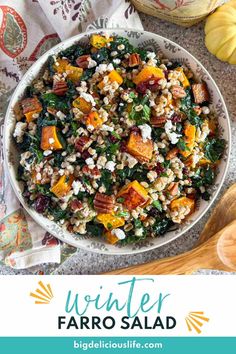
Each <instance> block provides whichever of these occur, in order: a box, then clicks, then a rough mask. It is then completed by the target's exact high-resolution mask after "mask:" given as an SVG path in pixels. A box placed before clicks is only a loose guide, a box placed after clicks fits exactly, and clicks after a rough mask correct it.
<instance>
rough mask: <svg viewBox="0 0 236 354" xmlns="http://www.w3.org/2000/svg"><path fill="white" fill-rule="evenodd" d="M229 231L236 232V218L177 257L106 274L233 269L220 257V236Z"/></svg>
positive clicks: (155, 273)
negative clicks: (218, 245)
mask: <svg viewBox="0 0 236 354" xmlns="http://www.w3.org/2000/svg"><path fill="white" fill-rule="evenodd" d="M229 233H230V234H231V235H232V234H235V233H236V220H235V221H233V222H232V223H231V224H229V225H227V226H226V227H225V228H224V229H222V230H220V231H219V232H218V233H217V234H216V235H214V236H213V237H212V238H211V239H209V240H208V241H207V242H205V243H204V244H202V245H200V246H198V247H196V248H194V249H193V250H191V251H189V252H186V253H184V254H180V255H178V256H175V257H169V258H165V259H162V260H155V261H153V262H150V263H144V264H139V265H136V266H132V267H128V268H123V269H117V270H114V271H111V272H109V273H106V274H114V275H115V274H117V275H118V274H124V275H132V274H137V275H147V274H153V275H158V274H191V273H193V272H194V271H196V270H198V269H201V268H204V269H219V270H224V271H232V268H229V267H228V266H227V265H225V264H224V263H223V261H222V259H220V258H219V256H218V251H219V249H218V248H219V247H217V244H218V241H219V238H220V237H221V236H223V235H225V234H229Z"/></svg>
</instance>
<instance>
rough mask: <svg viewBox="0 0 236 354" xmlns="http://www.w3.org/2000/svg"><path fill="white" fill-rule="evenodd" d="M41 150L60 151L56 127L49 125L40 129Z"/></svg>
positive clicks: (60, 146)
mask: <svg viewBox="0 0 236 354" xmlns="http://www.w3.org/2000/svg"><path fill="white" fill-rule="evenodd" d="M40 147H41V149H42V150H60V149H62V145H61V143H60V140H59V139H58V136H57V127H56V126H54V125H49V126H46V127H43V128H42V135H41V144H40Z"/></svg>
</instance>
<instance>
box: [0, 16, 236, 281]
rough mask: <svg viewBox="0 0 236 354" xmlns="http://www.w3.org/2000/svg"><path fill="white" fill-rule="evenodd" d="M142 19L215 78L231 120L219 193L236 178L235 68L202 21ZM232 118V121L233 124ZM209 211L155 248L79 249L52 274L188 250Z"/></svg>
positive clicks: (105, 268)
mask: <svg viewBox="0 0 236 354" xmlns="http://www.w3.org/2000/svg"><path fill="white" fill-rule="evenodd" d="M141 19H142V22H143V26H144V29H145V30H147V31H150V32H154V33H157V34H160V35H161V36H164V37H167V38H169V39H171V40H173V41H174V42H176V43H178V44H180V45H181V46H182V47H184V48H185V49H187V50H188V51H189V52H190V53H191V54H193V55H194V56H195V57H196V58H197V59H198V60H200V62H201V63H202V64H203V65H204V66H205V67H206V69H207V70H208V71H209V73H210V74H211V75H212V77H213V78H214V79H215V81H216V83H217V85H218V86H219V88H220V91H221V93H222V94H223V96H224V99H225V102H226V105H227V107H228V111H229V114H230V118H231V121H232V152H231V160H230V167H229V170H228V173H227V177H226V180H225V183H224V186H223V188H222V190H221V192H220V196H221V195H222V193H223V192H224V190H225V189H226V188H227V187H228V186H230V185H231V184H232V183H233V182H234V181H235V180H236V109H235V108H236V85H235V83H236V67H234V66H231V65H229V64H226V63H222V62H220V61H219V60H217V59H216V58H215V57H214V56H213V55H211V54H210V53H209V52H208V51H207V49H206V48H205V45H204V24H203V23H200V24H198V25H195V26H193V27H190V28H187V29H186V28H182V27H180V26H177V25H174V24H171V23H168V22H164V21H161V20H159V19H157V18H155V17H151V16H147V15H144V14H141ZM233 121H235V123H234V122H233ZM220 196H219V197H220ZM210 212H211V211H209V212H208V213H207V214H206V215H205V217H204V218H202V219H201V221H200V222H199V223H198V224H197V225H195V226H194V227H193V228H192V229H191V230H190V231H189V232H187V233H185V234H184V235H183V236H181V237H180V238H178V239H177V240H175V241H173V242H171V243H169V244H168V245H165V246H162V247H160V248H158V249H156V250H153V251H149V252H144V253H141V254H137V255H133V256H131V255H128V256H107V255H99V254H95V253H91V252H85V251H83V250H78V252H77V253H76V254H74V255H73V256H71V257H70V258H69V259H67V261H65V262H64V263H63V264H62V265H61V266H59V267H58V268H57V269H56V270H55V272H54V274H96V273H100V272H105V271H109V270H112V269H115V268H118V267H126V266H128V265H133V264H138V263H144V262H148V261H151V260H154V259H158V258H163V257H168V256H173V255H176V254H179V253H182V252H185V251H187V250H189V249H191V248H192V247H193V245H194V244H195V243H196V242H197V239H198V235H199V233H200V231H201V229H202V228H203V226H204V224H205V222H206V220H207V219H208V217H209V215H210ZM210 273H214V274H219V273H220V272H217V271H212V272H210V271H207V270H200V271H198V273H197V274H210ZM0 274H32V270H24V271H13V270H12V269H9V268H7V267H4V266H1V267H0Z"/></svg>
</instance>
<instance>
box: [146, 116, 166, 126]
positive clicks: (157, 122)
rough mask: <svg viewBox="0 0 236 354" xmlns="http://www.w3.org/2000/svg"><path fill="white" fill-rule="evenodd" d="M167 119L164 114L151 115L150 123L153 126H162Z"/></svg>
mask: <svg viewBox="0 0 236 354" xmlns="http://www.w3.org/2000/svg"><path fill="white" fill-rule="evenodd" d="M166 120H167V117H165V116H152V117H151V119H150V123H151V125H152V126H153V127H157V128H159V127H162V126H163V125H164V124H165V122H166Z"/></svg>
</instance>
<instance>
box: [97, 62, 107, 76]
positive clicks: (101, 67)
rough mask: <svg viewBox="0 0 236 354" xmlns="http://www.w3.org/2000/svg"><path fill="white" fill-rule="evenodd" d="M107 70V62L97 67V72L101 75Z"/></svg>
mask: <svg viewBox="0 0 236 354" xmlns="http://www.w3.org/2000/svg"><path fill="white" fill-rule="evenodd" d="M106 71H107V64H99V65H98V66H97V67H96V72H97V73H99V74H101V75H102V74H104V73H105V72H106Z"/></svg>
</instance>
